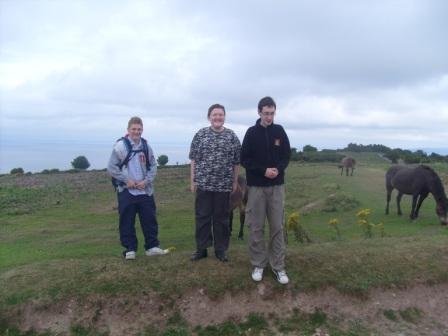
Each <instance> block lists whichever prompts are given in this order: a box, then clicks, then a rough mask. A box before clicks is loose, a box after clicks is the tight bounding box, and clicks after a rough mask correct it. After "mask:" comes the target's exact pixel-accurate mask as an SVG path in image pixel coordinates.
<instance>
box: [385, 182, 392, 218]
mask: <svg viewBox="0 0 448 336" xmlns="http://www.w3.org/2000/svg"><path fill="white" fill-rule="evenodd" d="M391 194H392V189H389V188H387V197H386V215H388V214H389V203H390V196H391Z"/></svg>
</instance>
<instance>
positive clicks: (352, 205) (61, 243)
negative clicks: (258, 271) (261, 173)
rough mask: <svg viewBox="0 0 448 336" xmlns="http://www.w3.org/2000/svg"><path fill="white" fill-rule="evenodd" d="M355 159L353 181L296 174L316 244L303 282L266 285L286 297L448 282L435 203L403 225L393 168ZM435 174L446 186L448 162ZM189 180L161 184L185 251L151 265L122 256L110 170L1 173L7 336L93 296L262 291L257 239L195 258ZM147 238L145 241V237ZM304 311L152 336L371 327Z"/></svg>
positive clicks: (290, 253)
mask: <svg viewBox="0 0 448 336" xmlns="http://www.w3.org/2000/svg"><path fill="white" fill-rule="evenodd" d="M355 158H356V159H357V161H358V163H359V164H358V167H357V169H356V170H355V174H354V176H353V177H346V176H345V175H344V176H341V175H340V171H339V170H338V169H337V167H336V166H335V165H334V164H299V163H292V164H291V165H290V166H289V168H288V172H287V182H286V216H287V217H288V216H289V215H290V214H291V213H293V212H297V211H298V212H299V214H300V224H301V226H302V228H303V229H304V230H305V231H306V233H307V234H308V235H309V237H310V238H311V240H312V243H308V244H300V243H298V242H296V241H295V240H294V238H293V234H292V233H289V235H288V240H289V244H288V249H287V259H286V263H287V270H288V274H289V275H290V279H291V283H290V284H289V285H288V286H287V287H286V288H284V287H282V286H280V285H278V284H276V282H275V281H274V279H273V278H272V277H270V276H266V279H265V280H264V281H265V282H266V283H267V284H269V286H272V288H273V290H274V292H278V293H280V294H281V293H284V291H285V290H286V291H290V292H292V293H296V292H306V291H311V292H312V291H316V290H321V289H325V288H328V287H331V288H336V289H337V290H338V291H340V292H342V293H346V294H350V295H354V296H356V297H360V298H362V297H364V296H366V295H368V292H369V290H371V289H374V288H405V287H407V286H412V285H415V284H438V283H446V282H448V272H447V269H448V258H447V255H448V230H447V228H446V227H443V226H441V225H440V224H439V221H438V218H437V216H436V214H435V203H434V201H433V199H432V198H431V197H429V198H428V199H427V200H426V201H425V203H424V204H423V206H422V209H421V212H420V218H419V219H418V220H417V221H410V220H409V218H408V214H409V211H410V202H411V201H410V197H409V196H407V197H404V198H403V201H402V209H403V212H404V214H405V215H403V216H402V217H399V216H397V215H396V206H395V202H392V203H391V214H390V215H389V216H386V215H385V214H384V208H385V187H384V173H385V171H386V169H387V167H388V166H389V164H388V163H387V162H385V161H384V160H383V159H381V158H380V157H379V156H378V155H376V154H374V153H370V154H367V153H359V154H355ZM434 169H435V170H436V171H437V172H438V173H439V175H440V176H441V178H442V180H443V181H444V183H445V187H446V186H447V184H448V165H437V166H434ZM188 173H189V167H175V168H166V169H160V170H159V174H158V177H157V181H156V185H155V189H156V193H155V197H156V203H157V206H158V218H159V226H160V227H159V232H160V233H159V238H160V241H161V243H162V247H164V248H167V247H171V246H173V247H175V248H176V250H175V251H174V252H173V253H171V254H170V255H167V256H164V257H155V258H148V257H145V256H144V253H143V252H144V251H143V250H142V247H140V250H139V251H138V256H137V260H135V261H134V262H124V260H123V259H122V257H121V251H122V249H121V247H120V245H119V240H118V230H117V210H116V196H115V194H114V192H113V189H112V186H111V184H110V179H109V178H108V176H107V174H106V173H105V172H104V171H94V172H81V173H56V174H33V175H23V176H11V175H3V176H0V223H1V224H0V317H1V318H0V333H1V332H3V333H4V334H6V333H8V335H22V333H21V332H19V331H18V330H17V329H15V328H14V327H13V326H14V325H15V324H16V323H17V321H19V320H20V316H18V314H20V312H22V311H23V310H22V308H23V307H27V306H28V305H34V306H38V307H49V306H51V305H55V304H57V303H61V302H66V301H68V300H73V299H75V300H77V301H80V302H82V301H83V300H86V302H88V301H89V300H91V298H92V296H95V297H99V298H101V299H102V300H103V299H105V300H107V299H109V298H117V297H129V298H133V297H137V296H140V295H142V294H143V295H150V294H152V293H156V294H157V296H158V297H159V298H160V300H161V302H162V303H163V305H166V306H167V307H169V308H170V309H171V311H172V310H173V309H172V307H173V306H175V305H176V302H177V300H179V298H182V297H183V296H184V295H185V293H191V292H192V291H194V290H196V289H201V290H203V292H205V293H206V295H207V296H208V297H210V298H211V299H213V300H219V299H220V298H222V297H224V295H225V294H226V293H232V294H233V295H237V294H238V293H244V292H245V291H250V290H253V289H254V288H255V287H256V285H255V284H254V283H253V282H252V280H251V279H250V265H249V261H248V256H247V246H246V241H239V240H237V239H236V237H235V236H236V235H235V234H234V235H233V237H232V240H231V247H230V251H229V258H230V262H229V263H226V264H223V263H219V262H217V261H216V260H215V258H208V259H207V260H204V261H201V262H198V263H192V262H190V261H189V256H190V254H191V253H192V252H193V251H194V247H195V244H194V213H193V195H192V194H191V193H190V192H189V191H188V181H189V175H188ZM394 196H395V193H394V194H393V200H394ZM366 208H368V209H370V210H371V214H370V216H369V217H368V221H369V222H370V223H373V224H380V223H382V227H383V230H381V229H380V226H375V227H373V228H372V233H371V234H372V237H371V238H366V235H367V233H366V231H365V230H364V229H363V227H361V226H359V225H358V224H357V222H358V218H357V217H356V213H357V212H358V211H359V210H361V209H366ZM237 217H238V216H235V218H237ZM332 219H337V220H338V222H339V224H338V225H337V229H338V230H339V234H338V233H337V232H336V230H335V228H334V227H331V226H330V225H329V224H328V222H329V221H330V220H332ZM236 226H237V223H236V221H235V223H234V228H235V227H236ZM234 230H235V231H236V229H234ZM245 233H246V234H247V232H245ZM139 241H143V240H142V237H141V236H140V233H139ZM167 309H168V308H167ZM294 314H295V315H294ZM294 314H293V315H291V316H289V317H287V318H283V319H279V318H278V317H271V318H267V317H263V316H259V315H256V314H255V315H249V316H248V318H247V320H244V321H242V322H241V323H234V322H231V321H230V322H228V323H226V324H223V325H216V326H214V327H209V328H208V329H207V328H201V327H196V328H195V326H191V325H188V324H187V323H186V322H185V321H183V320H182V316H177V315H174V317H172V318H171V319H167V320H166V321H164V324H163V326H162V327H160V328H161V329H160V331H158V332H154V333H152V334H153V335H162V334H164V335H189V334H197V335H223V334H229V335H233V334H238V333H239V334H244V333H246V334H253V335H258V334H262V335H267V334H275V332H273V331H272V330H277V331H278V330H281V328H284V330H285V331H284V332H285V333H286V334H287V332H288V328H289V327H288V326H290V325H291V324H292V325H294V323H296V324H297V323H298V322H297V321H302V322H300V323H301V325H302V326H304V327H303V328H305V327H306V326H308V327H309V328H308V327H306V328H308V329H309V330H310V331H309V333H308V331H306V330H308V329H306V328H305V329H306V330H305V329H303V330H304V331H303V335H312V333H313V332H314V330H315V328H316V327H318V326H320V325H325V326H326V328H327V330H331V331H332V333H331V335H363V334H365V329H363V327H362V326H354V327H348V328H342V327H339V326H337V325H333V324H332V322H331V321H329V320H327V319H326V318H325V314H324V313H319V312H316V313H314V314H311V315H306V314H302V313H300V312H295V313H294ZM176 316H177V317H176ZM173 321H174V322H173ZM273 321H276V322H275V323H274V322H273ZM319 321H320V322H319ZM251 323H252V324H253V325H252V324H251ZM89 328H90V327H88V326H87V327H86V326H82V325H80V326H77V325H73V326H72V327H71V329H70V330H71V331H70V334H72V335H100V334H104V335H107V334H108V333H107V331H105V332H104V333H100V331H96V330H95V328H94V327H92V328H93V329H92V328H90V329H89ZM272 328H273V329H272ZM248 330H249V331H248ZM44 334H45V333H41V334H39V333H38V332H36V333H29V334H27V335H44ZM56 334H57V333H55V335H56ZM140 334H141V335H150V334H151V332H149V331H148V330H146V331H142V332H141V333H140ZM152 334H151V335H152ZM23 335H25V333H23ZM48 335H53V334H51V333H48Z"/></svg>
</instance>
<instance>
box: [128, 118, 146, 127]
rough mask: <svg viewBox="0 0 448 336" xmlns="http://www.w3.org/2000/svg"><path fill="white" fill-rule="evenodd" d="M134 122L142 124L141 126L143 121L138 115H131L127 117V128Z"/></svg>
mask: <svg viewBox="0 0 448 336" xmlns="http://www.w3.org/2000/svg"><path fill="white" fill-rule="evenodd" d="M134 124H139V125H142V127H143V121H142V119H141V118H140V117H132V118H131V119H129V122H128V128H129V127H131V125H134Z"/></svg>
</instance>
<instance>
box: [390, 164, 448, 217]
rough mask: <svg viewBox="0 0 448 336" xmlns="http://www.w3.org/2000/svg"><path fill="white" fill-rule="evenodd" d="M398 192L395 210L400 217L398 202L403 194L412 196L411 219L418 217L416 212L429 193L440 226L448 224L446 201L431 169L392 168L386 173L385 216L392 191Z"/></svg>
mask: <svg viewBox="0 0 448 336" xmlns="http://www.w3.org/2000/svg"><path fill="white" fill-rule="evenodd" d="M394 188H395V189H397V190H398V195H397V210H398V215H401V214H402V212H401V208H400V201H401V197H402V196H403V194H406V195H412V210H411V215H410V217H411V219H416V218H417V217H418V211H419V209H420V206H421V205H422V203H423V201H424V200H425V198H426V197H427V196H428V194H429V193H431V194H432V195H433V196H434V199H435V201H436V213H437V215H438V216H439V219H440V222H441V224H442V225H446V224H448V217H447V208H448V200H447V198H446V195H445V190H444V189H443V184H442V181H440V178H439V176H438V175H437V174H436V172H435V171H434V170H432V168H430V167H428V166H425V165H420V166H417V167H414V168H410V167H405V166H392V167H390V168H389V170H388V171H387V173H386V189H387V204H386V215H387V214H389V202H390V195H391V193H392V190H393V189H394Z"/></svg>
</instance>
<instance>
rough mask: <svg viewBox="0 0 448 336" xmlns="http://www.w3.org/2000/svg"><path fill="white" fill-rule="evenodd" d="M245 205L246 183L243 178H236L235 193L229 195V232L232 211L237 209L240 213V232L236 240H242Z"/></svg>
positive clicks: (231, 224)
mask: <svg viewBox="0 0 448 336" xmlns="http://www.w3.org/2000/svg"><path fill="white" fill-rule="evenodd" d="M246 204H247V182H246V178H244V177H243V176H241V175H240V176H238V186H237V189H236V191H235V192H232V193H231V194H230V232H232V226H233V210H234V209H236V208H238V210H239V212H240V232H239V233H238V239H243V229H244V220H245V219H246V213H245V210H246V209H245V208H246Z"/></svg>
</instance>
